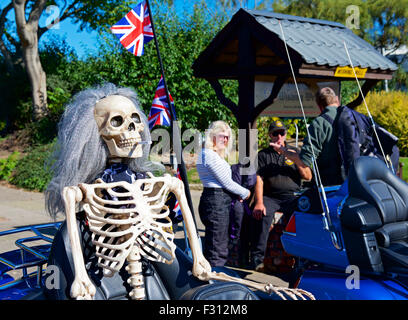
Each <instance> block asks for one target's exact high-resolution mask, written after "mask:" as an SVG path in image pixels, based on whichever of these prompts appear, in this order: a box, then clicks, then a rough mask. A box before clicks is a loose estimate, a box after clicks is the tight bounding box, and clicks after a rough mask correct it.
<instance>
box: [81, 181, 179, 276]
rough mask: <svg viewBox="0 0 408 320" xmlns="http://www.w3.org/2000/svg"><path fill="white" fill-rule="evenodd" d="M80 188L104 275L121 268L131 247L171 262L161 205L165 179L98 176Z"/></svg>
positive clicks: (169, 233) (168, 224)
mask: <svg viewBox="0 0 408 320" xmlns="http://www.w3.org/2000/svg"><path fill="white" fill-rule="evenodd" d="M80 188H81V189H82V190H83V191H84V194H85V199H84V200H83V202H84V204H83V208H84V210H85V212H86V214H87V219H88V223H89V229H90V231H91V233H92V243H93V245H94V246H95V251H96V256H97V258H98V266H100V267H101V268H103V272H104V274H105V275H106V276H112V275H113V273H114V272H118V271H119V270H120V269H121V268H122V266H123V264H124V262H125V261H126V259H127V258H128V257H129V255H131V253H132V249H133V250H134V249H138V254H140V256H142V257H144V258H146V259H148V260H151V261H158V262H164V263H167V264H170V263H172V262H173V260H174V252H175V244H174V242H173V240H174V233H173V232H172V222H171V220H170V218H169V208H168V207H167V206H166V205H165V200H166V199H167V194H168V193H169V185H168V184H167V183H165V182H164V181H160V179H140V180H137V181H136V182H135V183H133V184H130V183H127V182H124V181H120V182H113V183H105V182H103V181H102V180H100V179H98V180H97V181H96V183H95V184H81V185H80ZM158 188H159V190H158V191H157V189H158ZM135 247H137V248H135ZM128 260H129V259H128ZM130 260H134V259H130ZM137 260H138V259H137Z"/></svg>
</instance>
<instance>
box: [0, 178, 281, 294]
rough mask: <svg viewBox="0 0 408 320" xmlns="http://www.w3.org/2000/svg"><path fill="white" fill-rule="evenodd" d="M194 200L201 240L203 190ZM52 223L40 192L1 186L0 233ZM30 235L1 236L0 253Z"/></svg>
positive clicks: (246, 273) (255, 276)
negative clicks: (201, 199)
mask: <svg viewBox="0 0 408 320" xmlns="http://www.w3.org/2000/svg"><path fill="white" fill-rule="evenodd" d="M190 192H191V197H192V201H193V207H194V213H195V219H196V222H197V229H198V231H199V234H200V237H202V238H203V237H204V236H205V233H204V225H203V224H202V222H201V220H200V218H199V216H198V204H199V201H200V196H201V192H202V190H201V189H200V188H199V187H197V186H195V187H194V186H193V187H192V188H191V190H190ZM62 220H63V217H58V218H57V221H62ZM52 222H54V221H53V220H52V219H51V217H49V216H48V215H47V213H46V212H45V202H44V195H43V193H38V192H30V191H26V190H21V189H17V188H13V187H10V186H5V185H0V231H4V230H9V229H14V228H17V227H21V226H27V225H36V224H42V223H52ZM32 235H33V234H32V233H28V232H27V233H26V232H24V233H19V234H12V235H8V236H4V237H1V238H0V253H3V252H5V251H9V250H15V249H17V248H16V246H15V244H14V242H15V241H16V240H17V239H19V238H21V237H25V236H32ZM175 238H176V242H177V244H181V245H183V243H184V242H185V240H184V232H183V228H182V226H181V224H179V227H178V230H176V235H175ZM231 269H234V270H235V271H237V272H238V274H240V276H241V277H242V278H244V279H248V280H254V281H258V282H263V283H272V284H274V285H276V286H282V287H287V286H288V283H287V282H285V281H283V280H282V279H280V278H278V277H275V276H272V275H267V274H264V273H259V272H255V271H253V270H245V269H237V268H231Z"/></svg>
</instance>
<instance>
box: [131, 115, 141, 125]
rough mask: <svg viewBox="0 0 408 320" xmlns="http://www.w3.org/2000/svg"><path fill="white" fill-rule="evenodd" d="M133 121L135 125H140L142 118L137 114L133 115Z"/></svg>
mask: <svg viewBox="0 0 408 320" xmlns="http://www.w3.org/2000/svg"><path fill="white" fill-rule="evenodd" d="M132 120H133V121H134V122H135V123H140V116H139V115H138V114H137V113H132Z"/></svg>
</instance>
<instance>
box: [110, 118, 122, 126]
mask: <svg viewBox="0 0 408 320" xmlns="http://www.w3.org/2000/svg"><path fill="white" fill-rule="evenodd" d="M110 123H111V125H112V127H120V126H121V125H122V124H123V118H122V117H121V116H116V117H113V118H112V119H111V120H110Z"/></svg>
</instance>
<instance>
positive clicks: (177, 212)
mask: <svg viewBox="0 0 408 320" xmlns="http://www.w3.org/2000/svg"><path fill="white" fill-rule="evenodd" d="M176 177H177V178H179V179H180V180H181V181H183V179H181V175H180V170H179V168H178V167H177V174H176ZM173 211H174V212H175V218H176V219H179V220H182V219H183V213H182V212H181V208H180V204H179V202H178V200H177V201H176V203H175V204H174V209H173Z"/></svg>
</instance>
